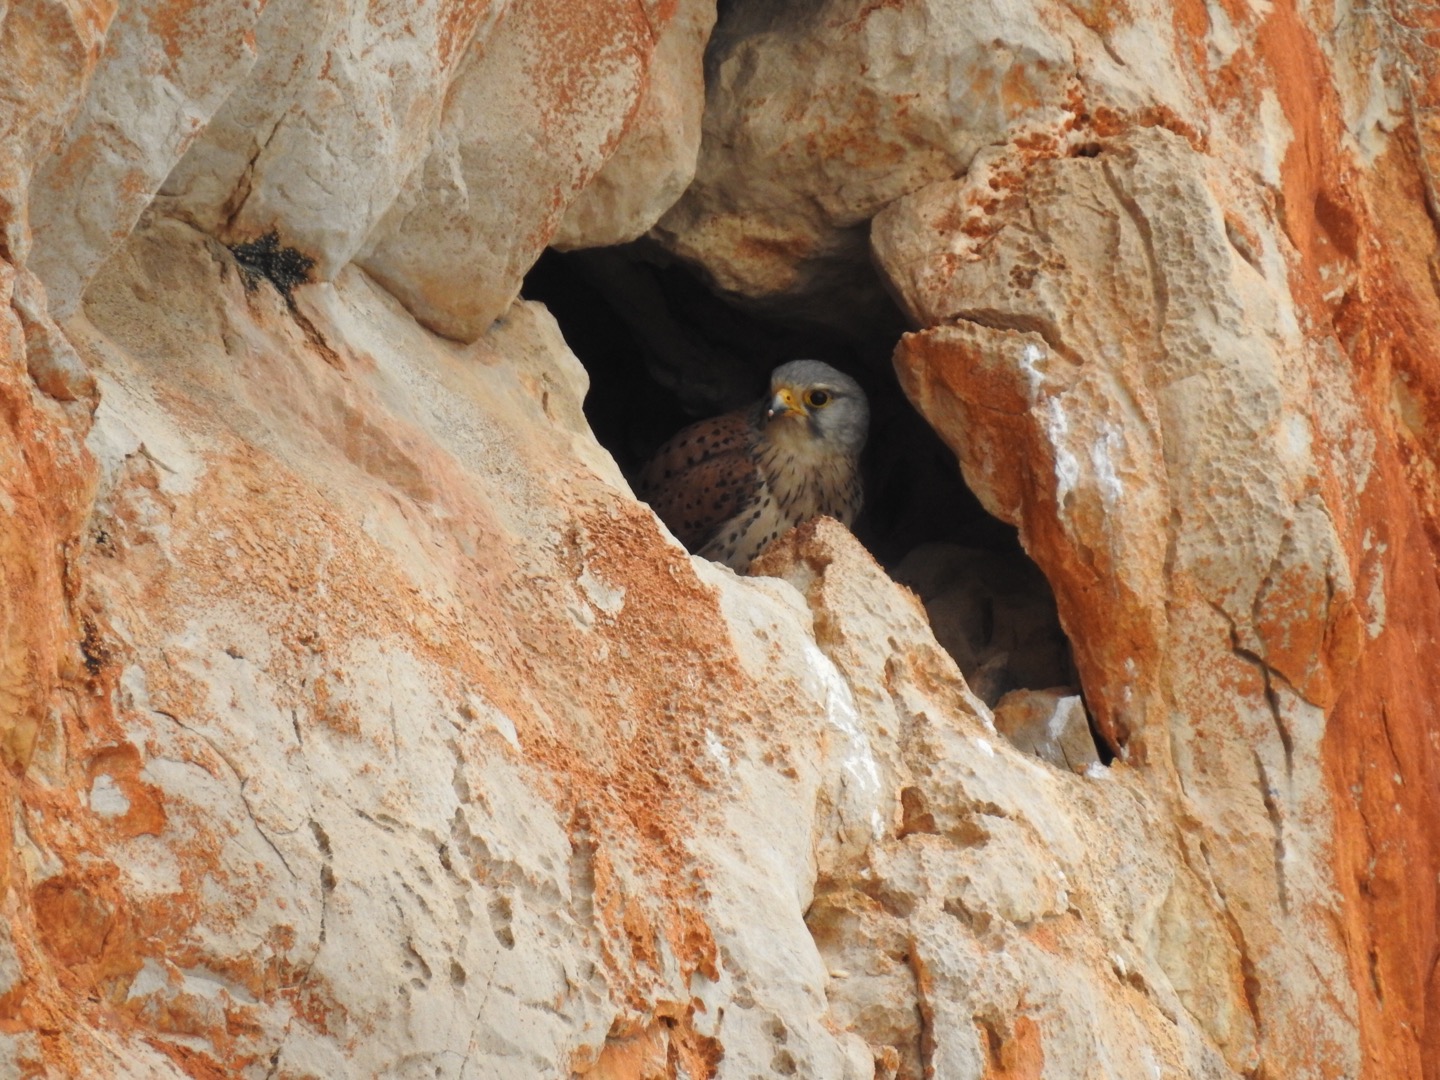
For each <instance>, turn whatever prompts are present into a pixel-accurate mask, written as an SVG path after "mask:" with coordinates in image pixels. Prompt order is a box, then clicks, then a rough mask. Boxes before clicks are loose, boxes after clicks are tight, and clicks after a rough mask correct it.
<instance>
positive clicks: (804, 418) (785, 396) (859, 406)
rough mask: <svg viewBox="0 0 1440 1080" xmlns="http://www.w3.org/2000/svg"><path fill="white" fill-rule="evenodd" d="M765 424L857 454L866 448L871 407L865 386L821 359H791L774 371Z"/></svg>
mask: <svg viewBox="0 0 1440 1080" xmlns="http://www.w3.org/2000/svg"><path fill="white" fill-rule="evenodd" d="M765 424H766V427H767V429H769V430H772V431H775V433H776V434H780V433H781V432H786V433H788V434H791V437H795V436H798V435H799V434H800V433H801V432H803V433H804V434H805V435H807V436H808V437H810V438H813V439H818V440H820V441H822V442H823V443H825V444H826V445H827V446H830V447H833V448H834V449H835V450H838V451H843V452H844V453H846V454H849V455H852V456H854V455H858V454H859V453H860V451H861V450H862V449H864V447H865V438H866V435H867V434H868V433H869V430H870V403H869V401H868V400H866V397H865V391H863V390H861V389H860V384H859V383H857V382H856V381H855V380H854V379H852V378H851V377H850V376H849V375H846V374H845V373H844V372H843V371H837V370H835V369H834V368H833V367H831V366H830V365H829V364H825V363H822V362H820V361H819V360H791V361H790V362H789V363H788V364H781V365H780V366H779V367H777V368H776V369H775V370H774V371H772V372H771V373H770V396H769V398H768V400H767V402H766V405H765ZM776 425H784V426H783V427H779V428H777V427H776Z"/></svg>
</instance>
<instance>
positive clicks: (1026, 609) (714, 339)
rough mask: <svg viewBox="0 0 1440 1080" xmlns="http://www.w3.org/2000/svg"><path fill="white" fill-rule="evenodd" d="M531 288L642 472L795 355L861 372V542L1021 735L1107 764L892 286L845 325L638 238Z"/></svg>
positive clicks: (555, 258)
mask: <svg viewBox="0 0 1440 1080" xmlns="http://www.w3.org/2000/svg"><path fill="white" fill-rule="evenodd" d="M523 295H524V296H525V298H526V299H529V300H538V301H540V302H542V303H544V304H545V305H546V307H548V308H549V310H550V312H551V313H552V314H553V315H554V316H555V319H556V320H557V322H558V323H559V324H560V328H561V330H562V332H563V333H564V335H565V340H566V342H567V343H568V344H569V346H570V348H571V349H572V350H573V351H574V353H575V355H576V356H577V357H579V359H580V361H581V363H583V364H584V365H585V368H586V370H587V372H588V373H589V376H590V392H589V395H588V396H587V397H586V400H585V414H586V417H587V419H588V420H589V423H590V426H591V429H592V430H593V431H594V432H595V435H596V438H598V439H599V441H600V443H601V444H602V445H603V446H605V448H606V449H607V450H609V451H610V453H611V454H612V455H613V456H614V458H615V460H616V462H617V463H618V464H619V466H620V468H621V470H622V471H623V472H624V473H625V474H626V476H628V477H634V476H635V475H636V473H637V472H638V471H639V469H640V467H641V466H642V465H643V464H644V462H645V461H646V460H647V459H648V458H649V456H650V455H651V454H652V453H653V452H654V451H655V450H656V449H657V448H658V447H659V446H660V445H661V444H662V443H663V442H664V441H665V440H667V439H668V438H669V437H670V436H671V435H673V434H674V433H675V432H676V431H678V430H679V429H680V428H681V427H683V426H685V425H686V424H688V423H691V422H692V421H694V420H697V419H700V418H702V417H707V416H714V415H718V414H719V413H722V412H726V411H728V410H731V409H734V408H738V407H739V406H741V405H745V404H748V403H749V402H751V401H754V400H756V399H757V398H758V397H759V396H760V395H761V394H762V393H763V392H764V390H765V387H766V385H767V383H768V379H769V374H770V371H771V370H772V369H773V368H775V367H776V366H778V365H779V364H782V363H784V362H785V361H787V360H793V359H797V358H802V357H805V358H812V359H817V360H824V361H825V362H827V363H829V364H832V365H833V366H835V367H837V368H839V369H841V370H842V371H845V372H847V373H849V374H850V375H852V376H853V377H854V378H855V379H857V380H858V381H859V382H860V384H861V385H862V386H863V387H864V389H865V392H866V394H867V395H868V397H869V399H870V404H871V428H870V438H869V443H868V445H867V448H866V451H865V456H864V459H863V462H862V467H863V469H864V473H865V492H866V500H865V507H864V509H863V511H862V512H861V515H860V518H859V520H857V521H856V523H855V529H854V531H855V535H856V537H857V538H858V539H859V540H860V541H861V543H863V544H864V545H865V547H866V548H867V549H868V550H869V551H870V553H871V554H872V555H874V556H875V558H876V559H877V560H878V561H879V562H880V563H881V564H882V565H883V566H884V567H885V568H886V570H887V571H888V572H889V573H890V574H891V576H892V577H894V578H895V579H896V580H897V581H899V582H901V583H902V584H905V585H907V586H908V587H910V588H911V589H912V590H913V591H914V592H915V593H916V594H917V595H918V596H919V597H920V599H921V601H922V602H923V603H924V605H925V608H926V611H927V613H928V614H929V616H930V621H931V626H932V627H933V628H934V631H935V634H936V638H937V640H939V642H940V643H941V645H943V646H944V647H945V648H946V649H947V650H948V651H949V652H950V654H951V655H952V656H953V657H954V658H955V661H956V663H957V664H958V665H959V667H960V669H961V671H962V672H963V673H964V675H965V678H966V681H967V682H968V683H969V684H970V687H971V689H972V690H973V691H974V692H975V694H976V696H978V697H979V698H980V699H981V700H982V701H984V702H985V703H986V704H987V705H989V706H991V707H992V709H995V710H996V724H997V727H998V728H1000V729H1001V730H1002V731H1003V732H1004V733H1005V734H1007V735H1009V736H1010V738H1011V740H1012V741H1014V742H1016V743H1017V745H1020V746H1021V747H1022V748H1024V749H1030V750H1032V751H1033V752H1036V753H1038V754H1040V756H1042V757H1049V758H1051V759H1052V760H1053V763H1054V764H1056V765H1059V766H1060V767H1062V768H1063V767H1071V768H1077V769H1083V768H1084V767H1086V765H1088V764H1089V763H1090V762H1092V761H1095V760H1099V761H1100V762H1102V763H1104V764H1108V763H1109V761H1110V760H1111V758H1112V756H1113V755H1112V754H1111V753H1110V751H1109V749H1108V748H1107V747H1105V745H1104V743H1103V742H1101V741H1100V740H1098V739H1093V731H1092V730H1091V728H1090V725H1089V721H1088V717H1087V716H1085V711H1084V709H1083V707H1078V701H1077V698H1078V695H1079V690H1078V689H1076V688H1077V687H1078V686H1079V681H1078V677H1077V675H1076V672H1075V668H1074V664H1073V661H1072V659H1071V650H1070V645H1069V642H1068V640H1067V639H1066V637H1065V634H1064V632H1063V630H1062V629H1061V626H1060V620H1059V617H1058V615H1057V613H1056V608H1055V599H1054V596H1053V593H1052V592H1051V589H1050V586H1049V583H1048V582H1047V581H1046V579H1045V576H1044V575H1043V574H1042V573H1041V572H1040V570H1039V568H1038V567H1036V566H1035V564H1034V563H1033V562H1032V561H1031V560H1030V558H1029V557H1028V556H1027V555H1026V554H1025V552H1024V550H1023V548H1022V547H1021V545H1020V541H1019V537H1018V534H1017V531H1016V530H1015V528H1014V527H1012V526H1010V525H1007V524H1005V523H1004V522H1002V521H999V520H997V519H996V518H994V517H992V516H991V515H990V514H988V513H986V511H985V510H984V508H983V507H982V506H981V504H980V502H979V500H978V499H977V498H976V497H975V496H974V494H972V493H971V491H970V490H969V488H967V487H966V486H965V483H964V481H963V480H962V478H961V475H960V470H959V467H958V465H957V464H956V461H955V456H954V454H953V453H951V451H950V449H949V448H948V447H947V446H946V445H945V444H944V443H943V442H942V441H941V440H940V438H939V436H937V435H936V434H935V432H934V431H933V430H932V429H931V428H930V426H929V425H928V424H927V423H926V422H925V420H924V419H923V418H922V417H921V416H920V414H919V413H918V412H916V410H915V408H914V407H913V406H912V405H911V404H910V402H909V401H908V400H907V399H906V397H905V395H904V393H903V392H902V391H901V389H900V386H899V383H898V381H897V380H896V378H895V374H894V371H893V368H892V367H891V363H890V356H891V353H892V351H893V349H894V346H895V342H896V341H897V340H898V339H899V337H900V335H901V334H902V333H904V332H905V330H906V329H908V327H907V326H906V324H905V320H904V317H903V315H902V314H901V312H900V311H899V310H898V309H897V308H896V307H895V306H894V304H893V302H891V301H890V300H889V298H888V297H887V296H886V295H885V293H884V291H883V289H882V288H881V287H880V284H879V282H878V280H877V281H875V282H874V287H873V288H872V289H862V290H860V291H859V292H858V293H857V292H856V290H854V289H851V290H848V291H847V293H846V294H845V295H844V296H843V297H839V296H837V298H836V300H835V303H834V305H833V308H832V311H833V317H829V316H828V315H827V313H826V309H825V307H824V305H823V304H818V305H817V304H816V303H814V302H813V301H812V302H811V303H809V304H807V305H805V306H804V308H803V309H802V308H799V307H792V308H790V309H788V310H787V309H782V308H779V307H776V306H769V307H764V308H761V307H759V306H757V305H744V306H742V305H741V304H738V303H735V302H732V301H730V300H728V299H726V298H724V297H722V296H720V295H717V293H716V292H715V291H713V290H712V289H711V288H710V287H709V286H708V285H707V284H706V282H705V281H704V280H703V279H702V278H701V277H700V276H699V275H698V274H697V273H696V272H695V271H693V270H692V269H690V268H689V267H688V266H686V265H684V264H683V263H680V262H678V261H677V260H675V259H674V258H673V257H671V256H670V255H669V254H668V253H666V252H664V251H663V250H661V249H660V248H658V247H657V246H655V245H653V244H650V243H648V242H647V241H644V240H642V241H638V242H636V243H633V244H627V245H623V246H620V247H614V248H596V249H590V250H586V251H576V252H564V253H562V252H558V251H553V250H551V251H547V252H546V253H545V255H544V256H543V257H542V258H541V259H540V261H539V262H538V263H537V264H536V265H535V267H534V268H533V269H532V270H531V271H530V273H529V275H528V276H527V277H526V280H525V286H524V289H523ZM1057 710H1062V711H1063V710H1068V714H1069V715H1071V716H1072V717H1075V718H1078V719H1075V720H1074V721H1073V722H1072V723H1071V724H1070V727H1071V728H1072V729H1073V728H1075V727H1077V726H1078V728H1079V731H1078V732H1075V731H1073V730H1072V732H1071V738H1070V739H1069V741H1068V743H1066V744H1065V746H1064V748H1063V751H1062V750H1057V749H1055V748H1054V747H1052V748H1051V750H1052V752H1048V753H1047V751H1046V748H1045V747H1043V746H1041V745H1039V744H1040V743H1046V742H1047V734H1046V732H1047V731H1048V730H1049V729H1050V728H1052V727H1053V725H1052V724H1051V721H1052V720H1053V718H1054V717H1055V716H1056V715H1057ZM1012 729H1013V730H1012ZM1077 735H1079V736H1083V738H1080V739H1077V738H1076V736H1077ZM1048 742H1049V743H1055V744H1056V746H1057V747H1058V746H1059V745H1060V744H1059V743H1058V742H1057V741H1056V740H1055V739H1053V738H1048ZM1081 742H1083V743H1084V746H1083V747H1081V748H1080V749H1078V750H1077V745H1078V744H1079V743H1081ZM1097 746H1098V747H1099V750H1098V751H1097V749H1096V747H1097Z"/></svg>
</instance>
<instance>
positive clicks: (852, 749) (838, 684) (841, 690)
mask: <svg viewBox="0 0 1440 1080" xmlns="http://www.w3.org/2000/svg"><path fill="white" fill-rule="evenodd" d="M805 656H806V659H807V660H809V662H810V668H811V670H812V671H814V672H815V674H816V675H818V676H819V678H820V684H821V686H822V687H823V688H824V691H825V719H826V720H828V721H830V725H831V726H832V727H833V728H835V730H837V731H839V732H840V733H841V734H842V735H844V736H845V738H846V740H847V741H848V743H849V746H848V747H847V751H846V754H845V760H844V762H843V768H844V769H845V772H846V774H847V775H848V776H849V777H850V779H851V780H853V781H854V783H855V786H856V788H857V789H858V790H857V794H858V795H859V796H860V797H861V798H862V799H864V800H865V801H866V802H868V803H869V804H870V830H871V833H872V834H873V835H874V836H875V838H876V839H879V838H880V837H881V836H883V835H884V833H885V823H884V821H883V820H882V819H881V817H880V811H879V808H878V807H879V801H880V766H879V765H878V764H877V763H876V761H875V752H874V751H873V750H872V749H871V748H870V740H869V739H867V738H866V737H865V731H864V729H863V728H862V727H861V726H860V713H859V711H858V710H857V709H856V708H855V699H854V697H853V696H852V695H851V693H850V686H849V684H848V683H846V682H845V679H844V677H843V676H841V674H840V671H839V669H838V668H836V666H835V664H834V663H833V662H832V661H831V660H830V658H829V657H828V656H826V655H825V654H824V653H823V652H821V651H820V648H819V646H817V645H814V644H811V643H810V642H808V641H807V642H806V643H805Z"/></svg>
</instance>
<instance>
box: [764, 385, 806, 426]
mask: <svg viewBox="0 0 1440 1080" xmlns="http://www.w3.org/2000/svg"><path fill="white" fill-rule="evenodd" d="M786 413H798V414H800V415H802V416H803V415H804V414H805V406H803V405H801V404H800V402H799V401H797V400H796V399H795V392H794V391H793V390H791V389H790V388H789V387H788V386H782V387H781V388H780V389H779V390H776V391H775V394H774V396H773V397H771V399H770V407H769V408H768V409H766V410H765V419H767V420H773V419H775V417H777V416H783V415H785V414H786Z"/></svg>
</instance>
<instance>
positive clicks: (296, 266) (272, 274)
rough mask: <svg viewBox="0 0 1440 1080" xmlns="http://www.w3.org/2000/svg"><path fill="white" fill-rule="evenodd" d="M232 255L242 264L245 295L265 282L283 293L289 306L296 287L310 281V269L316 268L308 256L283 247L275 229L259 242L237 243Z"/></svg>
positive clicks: (241, 274) (241, 272) (291, 248)
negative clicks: (262, 281)
mask: <svg viewBox="0 0 1440 1080" xmlns="http://www.w3.org/2000/svg"><path fill="white" fill-rule="evenodd" d="M230 252H231V254H233V255H234V256H235V261H236V262H237V263H239V264H240V276H241V278H243V279H244V282H245V291H246V292H254V291H255V290H256V289H257V288H258V287H259V285H260V282H261V280H262V279H263V280H265V281H268V282H270V283H271V284H272V285H274V286H275V288H276V289H278V290H279V291H280V295H281V296H283V297H284V298H285V302H286V303H287V304H288V303H292V300H291V293H293V292H294V291H295V286H297V285H303V284H305V282H307V281H309V280H310V270H311V268H312V267H313V266H314V265H315V260H314V259H312V258H311V257H310V256H309V255H306V254H304V253H303V252H300V251H297V250H296V249H295V248H293V247H281V246H280V234H279V233H278V232H276V231H275V230H274V229H271V230H270V231H269V232H267V233H266V234H265V235H264V236H262V237H260V238H259V239H258V240H249V241H247V242H245V243H243V244H235V245H234V246H233V247H231V248H230Z"/></svg>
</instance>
